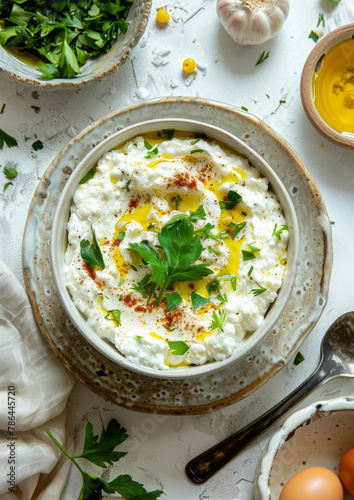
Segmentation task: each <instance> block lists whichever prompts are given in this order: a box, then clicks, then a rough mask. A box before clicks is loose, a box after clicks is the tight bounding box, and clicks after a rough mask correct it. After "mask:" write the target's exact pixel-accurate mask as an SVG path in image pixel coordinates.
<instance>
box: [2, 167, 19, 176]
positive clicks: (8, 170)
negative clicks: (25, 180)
mask: <svg viewBox="0 0 354 500" xmlns="http://www.w3.org/2000/svg"><path fill="white" fill-rule="evenodd" d="M17 173H18V172H17V170H15V169H14V168H8V167H4V174H5V175H6V177H7V178H8V179H14V178H15V177H16V176H17Z"/></svg>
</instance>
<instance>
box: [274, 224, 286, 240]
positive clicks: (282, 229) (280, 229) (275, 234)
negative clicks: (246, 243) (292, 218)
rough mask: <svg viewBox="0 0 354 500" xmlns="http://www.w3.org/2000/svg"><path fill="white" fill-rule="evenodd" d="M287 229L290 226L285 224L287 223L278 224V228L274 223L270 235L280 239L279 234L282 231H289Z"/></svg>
mask: <svg viewBox="0 0 354 500" xmlns="http://www.w3.org/2000/svg"><path fill="white" fill-rule="evenodd" d="M289 230H290V226H287V225H285V224H284V225H282V226H280V228H279V229H277V224H275V226H274V230H273V233H272V236H276V237H277V238H278V240H280V239H281V236H280V235H281V233H282V232H283V231H289Z"/></svg>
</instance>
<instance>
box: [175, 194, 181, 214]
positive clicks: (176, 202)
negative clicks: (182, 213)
mask: <svg viewBox="0 0 354 500" xmlns="http://www.w3.org/2000/svg"><path fill="white" fill-rule="evenodd" d="M181 201H182V198H181V197H180V195H179V194H178V195H177V198H176V201H175V207H176V210H178V207H179V204H180V203H181Z"/></svg>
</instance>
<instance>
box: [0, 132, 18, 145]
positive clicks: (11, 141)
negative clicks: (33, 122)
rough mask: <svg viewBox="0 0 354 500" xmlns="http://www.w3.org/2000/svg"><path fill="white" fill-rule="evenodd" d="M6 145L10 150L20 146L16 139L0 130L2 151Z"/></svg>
mask: <svg viewBox="0 0 354 500" xmlns="http://www.w3.org/2000/svg"><path fill="white" fill-rule="evenodd" d="M4 143H5V144H6V146H7V147H8V148H13V147H14V146H17V145H18V144H17V141H16V139H15V138H14V137H12V136H11V135H8V134H7V133H6V132H4V131H3V130H2V129H0V149H2V148H3V147H4Z"/></svg>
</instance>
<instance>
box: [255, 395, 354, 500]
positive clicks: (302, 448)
mask: <svg viewBox="0 0 354 500" xmlns="http://www.w3.org/2000/svg"><path fill="white" fill-rule="evenodd" d="M351 448H354V398H351V397H340V398H336V399H331V400H329V401H316V402H314V403H312V404H311V405H309V406H307V407H306V408H303V409H302V410H299V411H297V412H295V413H293V414H292V415H291V416H290V417H288V418H287V419H286V421H285V422H284V424H283V425H282V426H281V428H280V429H279V431H277V432H276V433H275V434H274V435H273V437H272V438H271V439H270V440H269V443H268V445H267V447H266V449H265V451H264V453H263V456H262V458H261V459H260V461H259V462H258V465H257V469H256V474H255V479H254V499H255V500H278V498H279V495H280V493H281V490H282V488H283V486H284V484H285V483H286V482H287V481H288V480H289V479H290V478H291V477H292V476H293V475H294V474H296V473H297V472H299V471H300V470H303V469H306V468H307V467H314V466H320V467H327V468H328V469H331V470H332V471H333V472H335V473H336V474H337V475H338V467H339V462H340V460H341V458H342V456H343V455H344V453H346V452H347V451H348V450H350V449H351ZM351 498H353V497H352V496H351V495H350V494H349V493H348V492H346V493H345V496H344V500H349V499H351Z"/></svg>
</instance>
